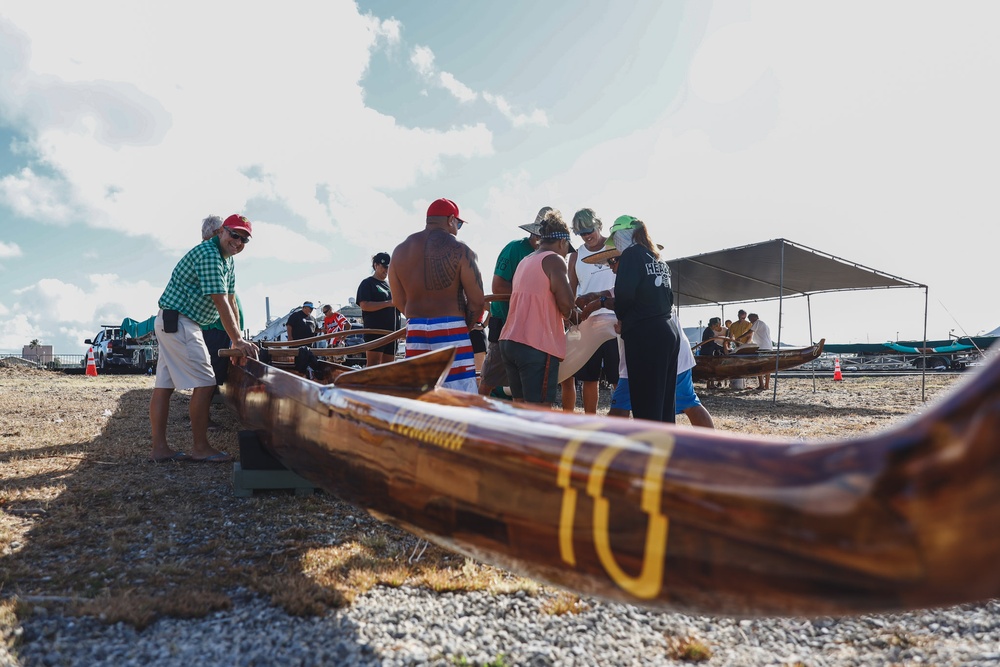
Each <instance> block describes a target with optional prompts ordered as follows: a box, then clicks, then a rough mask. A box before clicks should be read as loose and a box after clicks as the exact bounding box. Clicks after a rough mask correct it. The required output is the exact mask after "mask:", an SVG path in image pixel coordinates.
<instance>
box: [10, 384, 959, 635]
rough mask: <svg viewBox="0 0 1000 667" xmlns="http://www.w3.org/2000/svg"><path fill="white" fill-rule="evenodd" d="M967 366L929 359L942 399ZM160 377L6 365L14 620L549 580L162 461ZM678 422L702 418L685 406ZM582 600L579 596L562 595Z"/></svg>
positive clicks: (306, 607) (228, 444)
mask: <svg viewBox="0 0 1000 667" xmlns="http://www.w3.org/2000/svg"><path fill="white" fill-rule="evenodd" d="M955 381H956V378H955V376H950V375H930V376H928V385H927V396H928V399H930V398H932V397H933V396H935V395H937V394H939V393H941V392H942V391H944V390H945V389H947V388H948V387H949V386H950V385H952V384H953V383H954V382H955ZM152 383H153V380H152V378H150V377H146V376H140V375H101V376H100V377H97V378H88V377H85V376H69V375H61V374H58V373H52V372H46V371H38V370H25V369H20V368H12V367H0V589H2V596H0V614H3V618H0V628H2V629H3V631H4V632H5V633H6V634H7V635H8V637H7V640H8V641H10V637H9V635H10V628H11V627H13V625H14V624H15V622H16V620H15V619H16V617H19V616H20V617H23V615H24V614H28V613H31V611H32V610H33V609H35V610H38V608H45V609H53V608H55V609H58V610H59V611H61V612H64V613H80V614H88V615H93V616H96V617H99V618H101V619H104V620H106V621H108V622H114V621H119V620H123V621H126V622H128V623H131V624H133V625H135V626H136V627H139V628H142V627H145V626H146V625H148V624H149V623H151V622H152V621H153V620H155V619H156V618H157V617H159V616H162V615H172V616H180V617H199V616H202V615H205V614H207V613H209V612H211V611H212V610H215V609H220V608H226V607H227V606H228V605H229V604H230V595H231V593H232V592H233V591H234V590H250V591H254V592H257V593H260V594H263V595H265V596H267V597H269V598H270V599H271V600H272V602H273V604H275V605H277V606H279V607H282V608H284V609H285V610H286V611H287V612H288V613H290V614H296V615H310V614H317V613H322V612H323V611H324V610H326V609H328V608H330V607H335V606H340V605H346V604H350V603H351V600H352V598H353V597H354V596H356V595H358V594H359V593H360V592H362V591H365V590H367V589H368V588H370V587H371V586H374V585H378V584H383V585H389V586H399V585H402V584H404V583H405V584H407V585H410V586H415V587H425V588H428V589H432V590H437V591H443V590H491V591H510V590H526V591H528V592H529V593H530V592H533V591H536V590H537V589H539V588H540V587H539V585H538V584H535V583H534V582H532V581H530V580H527V579H523V578H520V577H516V576H513V575H510V574H508V573H506V572H504V571H502V570H498V569H495V568H492V567H489V566H485V565H482V564H479V563H476V562H472V561H469V560H467V559H465V558H463V557H459V556H455V555H453V554H450V553H449V552H446V551H444V550H441V549H437V548H435V547H429V548H427V549H426V551H425V552H424V553H423V554H422V556H421V557H420V558H419V559H417V558H416V557H415V550H416V551H419V548H422V545H421V544H420V543H419V542H418V540H417V539H416V538H415V537H413V536H411V535H409V534H407V533H405V532H402V531H400V530H397V529H395V528H393V527H391V526H388V525H386V524H383V523H381V522H379V521H377V520H375V519H373V518H371V517H369V516H368V515H367V514H366V513H365V512H364V511H362V510H359V509H357V508H354V507H352V506H350V505H347V504H345V503H342V502H339V501H337V500H336V499H334V498H332V497H331V496H328V495H324V494H316V495H312V496H306V497H297V496H294V495H292V494H291V493H289V492H285V491H273V492H263V493H261V492H258V493H257V494H255V496H254V497H252V498H238V497H236V496H235V495H234V494H233V489H232V483H231V476H232V465H231V464H226V465H211V464H192V463H169V464H154V463H150V462H148V461H147V450H148V443H149V433H148V431H149V423H148V413H147V410H148V403H149V397H150V394H151V391H152ZM702 398H703V400H704V402H705V404H706V406H707V407H708V408H709V410H710V411H711V412H712V414H713V417H714V418H715V421H716V426H717V427H718V428H720V429H724V430H728V431H739V432H743V433H757V434H771V435H779V436H784V437H791V438H800V439H806V440H813V439H816V440H819V439H827V438H844V437H851V436H854V435H858V434H861V433H867V432H871V431H874V430H878V429H883V428H886V427H887V426H889V425H891V424H893V423H895V422H898V421H899V420H900V419H903V418H905V417H906V416H907V415H911V414H913V413H916V412H919V411H921V410H923V409H925V403H924V402H923V401H922V400H921V391H920V378H919V376H909V377H883V378H848V379H846V380H845V381H844V382H836V383H835V382H833V381H832V380H831V379H830V378H828V377H826V378H818V379H817V380H816V385H815V391H814V385H813V380H811V379H805V378H795V379H785V378H782V379H781V380H780V381H779V384H778V392H777V400H776V402H773V401H772V395H771V393H770V392H767V393H757V392H755V391H753V390H743V391H738V392H737V391H732V390H717V391H712V392H702ZM173 400H174V404H173V405H172V407H171V415H170V420H171V421H170V425H169V437H170V440H171V443H172V445H173V446H174V447H175V448H178V449H182V450H183V449H186V448H187V447H188V446H189V444H190V425H189V423H188V421H187V400H188V397H187V395H186V394H185V393H184V392H177V393H175V396H174V399H173ZM212 418H213V419H214V420H215V421H216V422H218V423H219V424H220V425H221V428H220V429H219V430H218V431H215V432H213V433H212V434H211V438H212V441H213V445H215V446H216V447H218V448H219V449H221V450H223V451H228V452H230V453H232V454H234V455H236V454H237V453H238V450H237V444H236V443H237V432H238V430H239V424H238V423H237V422H236V421H235V419H234V418H233V416H232V415H231V414H230V412H229V411H228V409H227V408H225V407H224V406H213V408H212ZM679 421H680V422H681V423H682V424H686V420H685V419H684V418H683V417H681V418H679ZM557 600H558V602H557V604H558V605H559V607H560V608H559V609H553V613H563V612H566V611H572V609H573V608H574V607H575V605H577V604H579V603H580V601H579V600H578V599H577V598H576V597H575V596H560V597H558V598H557Z"/></svg>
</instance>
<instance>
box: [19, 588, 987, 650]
mask: <svg viewBox="0 0 1000 667" xmlns="http://www.w3.org/2000/svg"><path fill="white" fill-rule="evenodd" d="M548 595H549V594H547V593H543V594H541V595H528V594H525V593H523V592H522V593H516V594H513V595H499V596H498V595H491V594H487V593H479V592H472V593H447V594H435V593H431V592H428V591H425V590H417V589H409V588H398V589H390V588H378V589H373V590H372V591H371V592H370V593H368V594H366V595H364V596H362V597H360V598H358V599H357V600H356V601H355V603H354V604H353V605H352V606H351V607H350V608H349V609H346V610H338V611H334V612H330V613H328V614H327V615H325V616H321V617H314V618H296V617H293V616H289V615H287V614H285V613H283V612H281V610H279V609H276V608H275V607H273V606H271V605H269V604H267V603H266V602H264V601H262V600H260V599H259V598H256V597H253V596H243V595H241V594H240V593H236V594H235V595H234V597H233V599H234V606H233V608H232V609H230V610H228V611H225V612H216V613H214V614H211V615H210V616H208V617H207V618H202V619H197V620H178V619H163V620H160V621H157V622H156V623H155V624H153V625H152V626H150V627H148V628H146V629H145V630H144V631H142V632H137V631H136V630H135V629H133V628H132V627H131V626H128V625H125V624H123V623H116V624H114V625H105V624H103V623H101V622H100V621H99V620H97V619H94V618H73V617H69V618H67V617H64V616H48V615H46V614H45V613H44V612H40V611H38V610H37V609H36V613H35V615H34V616H33V617H32V618H31V619H30V620H29V621H28V622H26V623H25V624H24V626H23V633H24V636H23V642H24V643H23V646H22V648H21V650H20V662H18V661H17V660H16V659H14V658H13V657H12V656H10V655H8V656H6V657H5V658H4V659H2V660H0V664H2V665H74V666H79V667H86V666H89V665H176V666H181V665H183V666H188V665H247V666H249V665H257V666H261V667H263V666H265V665H274V666H276V667H277V666H279V665H301V666H306V665H310V666H311V665H317V666H318V665H442V666H443V665H601V666H604V665H623V666H629V665H678V664H690V663H691V662H694V661H693V660H692V659H690V658H687V659H685V658H684V656H685V655H687V654H686V653H685V652H684V647H683V645H682V642H684V641H688V642H697V643H698V644H700V645H703V646H704V647H706V648H707V649H708V651H709V652H710V653H711V657H710V658H709V659H707V660H705V661H703V662H700V663H699V664H703V665H710V666H716V665H718V666H720V667H721V666H724V665H725V666H739V665H788V666H793V665H802V666H805V665H809V666H813V667H825V666H838V667H840V666H846V665H866V666H867V665H872V666H876V665H879V666H881V665H996V664H1000V604H997V603H996V602H992V603H989V604H985V605H982V606H966V607H955V608H949V609H942V610H935V611H926V612H919V613H911V614H902V615H883V616H861V617H856V618H845V619H828V618H821V619H812V620H805V619H755V620H736V619H720V618H708V617H692V616H686V615H682V614H662V613H655V612H649V611H645V610H642V609H639V608H636V607H631V606H626V605H617V604H606V603H602V602H598V601H586V603H585V605H584V606H585V608H584V609H583V610H582V611H579V612H577V613H573V614H564V615H553V614H551V613H546V612H545V611H544V609H543V606H544V604H545V602H546V598H547V596H548Z"/></svg>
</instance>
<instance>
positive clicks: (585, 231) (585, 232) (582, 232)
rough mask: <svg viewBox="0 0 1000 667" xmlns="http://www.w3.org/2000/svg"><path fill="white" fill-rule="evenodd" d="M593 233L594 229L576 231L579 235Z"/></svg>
mask: <svg viewBox="0 0 1000 667" xmlns="http://www.w3.org/2000/svg"><path fill="white" fill-rule="evenodd" d="M593 233H594V230H593V229H581V230H580V231H578V232H577V233H576V235H577V236H586V235H587V234H593Z"/></svg>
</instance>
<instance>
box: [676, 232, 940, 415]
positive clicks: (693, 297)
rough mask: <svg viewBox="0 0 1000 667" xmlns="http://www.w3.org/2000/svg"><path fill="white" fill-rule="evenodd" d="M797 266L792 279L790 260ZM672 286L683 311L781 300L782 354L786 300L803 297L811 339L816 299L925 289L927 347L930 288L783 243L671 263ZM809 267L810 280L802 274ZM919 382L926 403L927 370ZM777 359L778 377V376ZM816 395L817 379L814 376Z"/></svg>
mask: <svg viewBox="0 0 1000 667" xmlns="http://www.w3.org/2000/svg"><path fill="white" fill-rule="evenodd" d="M790 257H791V259H792V261H793V263H794V267H793V269H792V271H793V272H792V273H791V274H788V273H787V272H786V270H787V269H788V266H787V264H788V262H787V261H786V260H788V259H789V258H790ZM668 265H669V266H670V274H671V285H672V288H673V290H674V303H675V304H676V305H677V307H678V308H681V307H684V306H688V307H691V306H705V305H717V306H720V307H721V308H722V312H723V316H724V315H725V307H726V306H727V305H732V304H737V303H739V304H743V303H748V302H759V301H773V300H777V301H778V335H777V343H778V349H779V350H780V349H781V330H782V325H783V316H784V308H783V307H784V299H785V298H795V297H805V299H806V311H807V313H808V319H809V339H810V342H813V341H812V338H813V328H812V295H813V294H825V293H828V292H845V291H854V290H874V289H897V288H903V289H913V288H917V289H923V291H924V326H923V332H924V334H923V339H924V347H927V313H928V303H929V300H928V287H927V285H925V284H922V283H917V282H914V281H912V280H907V279H906V278H901V277H899V276H894V275H892V274H889V273H886V272H884V271H879V270H878V269H873V268H870V267H867V266H864V265H863V264H859V263H857V262H852V261H849V260H846V259H843V258H840V257H837V256H835V255H831V254H829V253H826V252H823V251H821V250H816V249H815V248H810V247H808V246H804V245H801V244H798V243H794V242H792V241H789V240H787V239H784V238H778V239H772V240H770V241H764V242H761V243H755V244H751V245H745V246H740V247H736V248H728V249H725V250H719V251H715V252H710V253H704V254H701V255H693V256H691V257H682V258H679V259H674V260H670V261H669V262H668ZM805 268H809V269H810V271H809V272H808V275H806V272H805V271H804V269H805ZM923 366H924V369H923V373H922V374H921V375H922V378H921V398H922V400H927V392H926V387H927V369H926V364H923ZM777 370H778V367H777V358H776V359H775V372H776V373H777ZM813 391H816V375H815V372H814V373H813ZM777 392H778V379H777V377H775V382H774V388H773V395H772V400H774V401H776V400H777Z"/></svg>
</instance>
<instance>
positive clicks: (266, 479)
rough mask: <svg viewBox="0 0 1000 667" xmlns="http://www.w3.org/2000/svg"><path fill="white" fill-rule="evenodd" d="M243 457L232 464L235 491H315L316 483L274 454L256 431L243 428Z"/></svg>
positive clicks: (239, 494)
mask: <svg viewBox="0 0 1000 667" xmlns="http://www.w3.org/2000/svg"><path fill="white" fill-rule="evenodd" d="M239 444H240V460H239V461H237V462H236V463H234V464H233V493H234V495H236V496H237V497H240V498H247V497H250V496H252V495H253V492H254V491H257V490H264V489H290V490H292V491H294V492H295V495H297V496H308V495H312V494H313V493H314V492H315V491H316V486H315V485H314V484H313V483H312V482H310V481H309V480H307V479H305V478H303V477H300V476H299V475H297V474H295V473H294V472H292V471H291V470H289V469H288V468H286V467H285V466H283V465H282V464H281V461H279V460H278V459H276V458H274V457H273V456H271V454H270V452H268V451H267V450H266V449H265V448H264V446H263V445H262V444H261V442H260V438H258V437H257V434H256V433H255V432H254V431H240V433H239Z"/></svg>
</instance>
